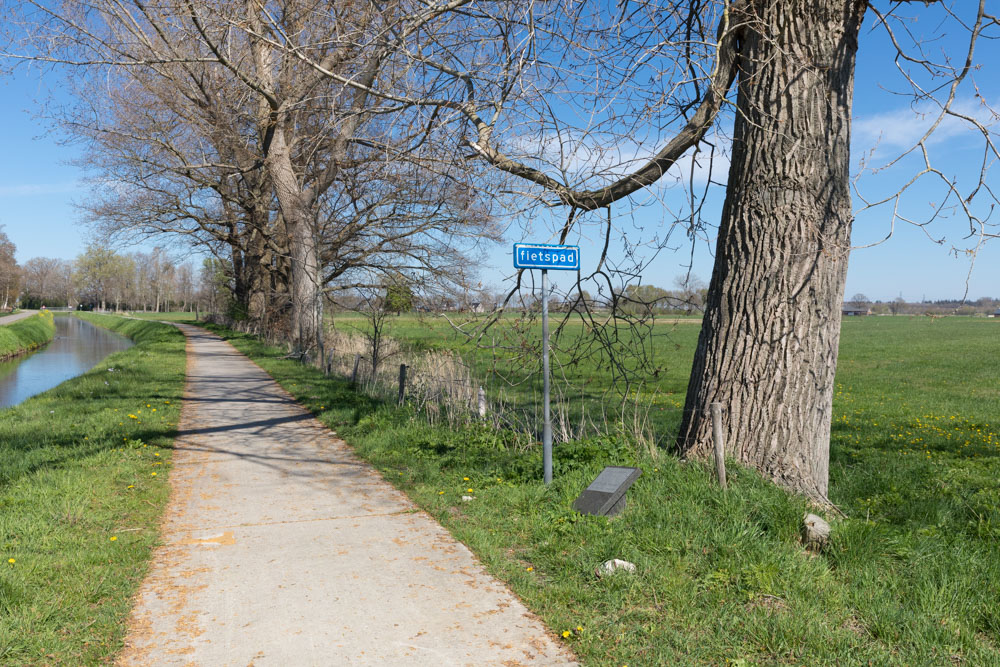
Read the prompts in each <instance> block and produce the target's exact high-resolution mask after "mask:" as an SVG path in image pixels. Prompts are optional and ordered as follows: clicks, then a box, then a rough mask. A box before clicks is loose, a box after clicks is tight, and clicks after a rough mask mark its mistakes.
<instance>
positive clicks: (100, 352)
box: [0, 315, 133, 409]
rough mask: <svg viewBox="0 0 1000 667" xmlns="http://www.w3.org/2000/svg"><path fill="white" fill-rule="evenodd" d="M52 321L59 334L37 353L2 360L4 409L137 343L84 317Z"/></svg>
mask: <svg viewBox="0 0 1000 667" xmlns="http://www.w3.org/2000/svg"><path fill="white" fill-rule="evenodd" d="M49 319H54V331H55V336H54V337H53V338H52V339H51V340H50V341H48V342H47V343H46V344H44V345H43V346H41V347H40V348H39V349H37V350H33V351H30V352H28V353H25V354H21V355H18V356H16V357H12V358H11V359H8V360H6V361H0V409H3V408H6V407H10V406H11V405H17V404H18V403H20V402H21V401H23V400H24V399H26V398H28V397H30V396H34V395H35V394H40V393H42V392H43V391H47V390H49V389H51V388H53V387H55V386H57V385H59V384H61V383H63V382H65V381H66V380H69V379H70V378H74V377H76V376H77V375H80V374H82V373H86V372H87V371H88V370H90V369H91V368H93V367H94V366H95V365H96V364H98V363H99V362H101V361H103V360H104V358H105V357H107V356H108V355H109V354H112V353H114V352H119V351H121V350H124V349H127V348H129V347H131V346H132V344H133V343H132V341H131V340H129V339H128V338H126V337H125V336H122V335H121V334H118V333H115V332H113V331H110V330H108V329H106V328H101V327H99V326H97V325H96V324H93V323H91V322H88V321H86V320H84V319H83V318H80V317H73V316H71V315H59V316H56V317H55V318H51V317H50V318H49ZM12 326H16V325H12Z"/></svg>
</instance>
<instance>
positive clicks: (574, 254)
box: [514, 243, 580, 484]
mask: <svg viewBox="0 0 1000 667" xmlns="http://www.w3.org/2000/svg"><path fill="white" fill-rule="evenodd" d="M514 268H515V269H522V270H523V269H540V270H541V272H542V375H543V376H544V377H543V378H542V383H543V385H542V392H543V396H542V402H543V403H544V406H543V409H544V417H545V425H544V426H543V428H542V457H543V464H544V467H545V483H546V484H551V483H552V412H551V409H550V406H549V393H550V384H551V383H550V377H549V269H555V270H556V271H577V272H579V271H580V246H575V245H551V244H548V243H515V244H514Z"/></svg>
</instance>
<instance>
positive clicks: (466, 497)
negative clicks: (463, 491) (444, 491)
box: [462, 496, 476, 503]
mask: <svg viewBox="0 0 1000 667" xmlns="http://www.w3.org/2000/svg"><path fill="white" fill-rule="evenodd" d="M475 499H476V497H475V496H462V502H466V503H467V502H469V501H472V500H475Z"/></svg>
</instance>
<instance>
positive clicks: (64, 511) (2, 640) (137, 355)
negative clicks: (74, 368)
mask: <svg viewBox="0 0 1000 667" xmlns="http://www.w3.org/2000/svg"><path fill="white" fill-rule="evenodd" d="M77 316H78V317H81V318H82V319H85V320H88V321H90V322H93V323H95V324H97V325H99V326H103V327H106V328H109V329H113V330H115V331H117V332H119V333H121V334H123V335H126V336H129V337H130V338H132V339H133V340H134V341H135V342H136V345H135V346H134V347H132V348H130V349H128V350H125V351H122V352H118V353H115V354H113V355H111V356H109V357H108V358H107V359H105V360H104V361H103V362H102V363H100V364H98V365H97V366H96V367H95V368H94V369H92V370H91V371H89V372H88V373H86V374H84V375H82V376H80V377H78V378H74V379H72V380H69V381H67V382H64V383H63V384H61V385H59V386H58V387H56V388H55V389H52V390H50V391H48V392H45V393H44V394H40V395H38V396H35V397H33V398H30V399H28V400H27V401H25V402H24V403H22V404H20V405H18V406H14V407H12V408H8V409H5V410H0V664H3V665H21V664H39V665H40V664H69V665H84V664H87V665H90V664H105V663H108V662H110V661H111V659H112V657H113V656H114V654H115V653H116V651H117V650H119V649H120V647H121V645H122V638H123V636H124V630H125V621H126V619H127V615H128V613H129V609H130V603H131V599H130V598H131V596H132V595H133V593H134V592H135V590H136V588H137V586H138V584H139V583H140V582H141V581H142V578H143V576H144V574H145V572H146V568H147V564H148V561H149V557H150V555H151V552H152V548H153V546H154V545H155V543H156V541H157V537H158V522H159V518H160V515H161V513H162V510H163V507H164V505H165V503H166V500H167V493H168V485H167V473H168V471H169V468H170V458H171V457H170V452H171V450H170V446H171V444H172V438H173V434H174V432H175V429H176V424H177V418H178V414H179V409H180V399H181V396H182V394H183V388H184V369H185V356H184V355H185V352H184V337H183V336H182V335H181V334H180V332H179V331H177V330H176V329H175V328H174V327H172V326H169V325H163V324H157V323H153V322H141V321H135V320H124V319H121V318H118V317H113V316H107V315H93V314H78V315H77ZM109 368H114V371H113V372H112V371H109V370H108V369H109ZM133 416H134V417H133ZM112 538H114V539H112Z"/></svg>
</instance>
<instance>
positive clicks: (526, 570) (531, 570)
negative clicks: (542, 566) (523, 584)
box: [524, 565, 535, 572]
mask: <svg viewBox="0 0 1000 667" xmlns="http://www.w3.org/2000/svg"><path fill="white" fill-rule="evenodd" d="M524 570H525V572H534V571H535V568H533V567H531V566H530V565H529V566H528V567H526V568H524Z"/></svg>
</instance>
